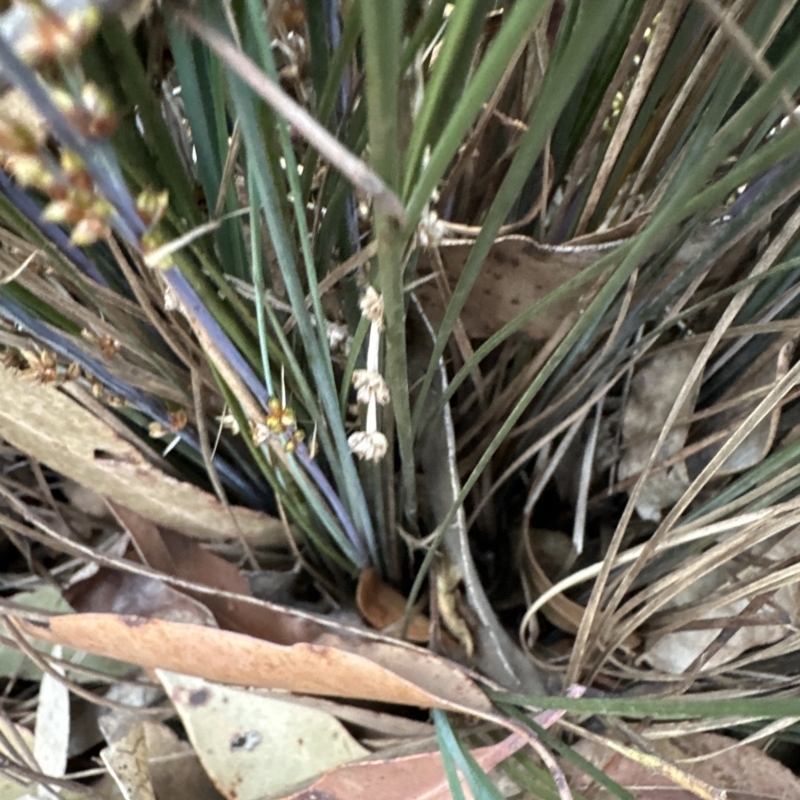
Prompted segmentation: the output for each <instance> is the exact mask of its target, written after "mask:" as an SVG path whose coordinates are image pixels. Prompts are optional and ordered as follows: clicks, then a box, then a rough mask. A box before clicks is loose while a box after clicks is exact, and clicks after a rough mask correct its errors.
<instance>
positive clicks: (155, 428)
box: [147, 422, 169, 439]
mask: <svg viewBox="0 0 800 800" xmlns="http://www.w3.org/2000/svg"><path fill="white" fill-rule="evenodd" d="M147 433H148V434H149V435H150V438H151V439H163V438H164V437H165V436H166V435H167V434H168V433H169V430H168V429H167V428H165V427H164V426H163V425H162V424H161V423H160V422H151V423H150V424H149V425H148V426H147Z"/></svg>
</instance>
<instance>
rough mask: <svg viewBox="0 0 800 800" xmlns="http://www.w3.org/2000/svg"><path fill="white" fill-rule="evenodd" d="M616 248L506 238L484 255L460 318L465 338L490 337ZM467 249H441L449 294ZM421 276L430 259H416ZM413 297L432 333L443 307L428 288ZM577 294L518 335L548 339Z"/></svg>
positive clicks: (459, 246)
mask: <svg viewBox="0 0 800 800" xmlns="http://www.w3.org/2000/svg"><path fill="white" fill-rule="evenodd" d="M618 245H619V242H618V241H611V242H604V243H598V244H578V245H570V244H566V245H545V244H540V243H539V242H537V241H535V240H534V239H531V238H529V237H527V236H505V237H503V238H501V239H498V240H497V241H496V242H495V244H494V245H493V246H492V249H491V250H490V251H489V255H488V256H487V258H486V261H485V262H484V264H483V268H482V269H481V271H480V273H479V275H478V278H477V280H476V281H475V285H474V286H473V287H472V291H471V292H470V294H469V297H468V298H467V302H466V304H465V306H464V309H463V310H462V312H461V320H462V322H463V323H464V328H465V329H466V332H467V334H468V336H470V337H471V338H474V339H483V338H487V337H489V336H491V335H492V334H493V333H495V332H497V331H498V330H499V329H500V328H502V327H503V325H505V324H506V323H507V322H509V321H510V320H512V319H513V318H514V317H515V316H517V314H519V313H520V312H522V311H525V310H526V309H527V308H528V307H529V306H531V305H532V304H533V303H534V302H536V301H537V300H541V299H542V298H543V297H544V296H545V295H547V294H549V293H550V292H552V291H553V290H554V289H557V288H558V287H559V286H561V285H562V284H563V283H565V282H566V281H568V280H569V279H570V278H574V277H575V276H576V275H577V274H578V273H580V272H581V271H582V270H583V269H585V268H586V267H588V266H589V265H590V264H593V263H594V262H595V261H597V259H598V258H600V257H601V256H603V255H605V254H606V253H607V252H609V251H610V250H613V249H614V248H615V247H617V246H618ZM471 249H472V243H471V242H464V243H461V242H459V243H456V244H453V243H449V244H447V245H442V246H441V247H440V253H441V257H442V262H443V264H444V268H445V273H446V275H447V279H448V281H449V283H450V289H451V290H452V289H453V288H454V287H455V285H456V283H457V282H458V278H459V276H460V275H461V271H462V269H463V268H464V264H466V261H467V258H468V257H469V254H470V251H471ZM420 267H421V272H422V274H425V273H426V272H434V271H435V267H434V265H433V263H432V261H431V255H430V254H429V253H426V252H425V251H423V252H422V254H421V255H420ZM416 292H417V296H418V297H419V300H420V302H421V303H422V306H423V308H424V310H425V314H426V315H427V316H428V317H429V318H430V320H431V322H432V323H433V324H434V326H435V327H437V326H438V325H439V324H440V323H441V321H442V318H443V317H444V311H445V305H444V302H443V300H442V297H441V295H440V293H439V290H438V289H437V288H436V285H435V284H434V283H433V282H430V281H429V282H427V283H424V284H422V285H421V286H420V287H419V288H418V289H417V290H416ZM579 295H580V292H577V293H575V294H573V295H567V296H565V297H562V298H560V299H558V300H557V301H555V302H553V303H551V304H550V305H549V306H548V307H547V308H546V309H544V310H543V311H542V312H541V313H539V314H537V315H536V317H535V319H533V320H531V322H529V323H528V325H527V326H526V327H525V328H523V331H524V332H525V333H527V334H528V336H531V337H532V338H534V339H547V338H548V337H549V336H550V334H551V333H552V332H553V331H554V330H555V329H556V328H557V327H558V326H559V324H560V323H561V321H562V320H563V319H564V318H565V317H567V316H568V315H569V314H571V313H573V312H574V311H575V307H576V302H577V300H578V297H579Z"/></svg>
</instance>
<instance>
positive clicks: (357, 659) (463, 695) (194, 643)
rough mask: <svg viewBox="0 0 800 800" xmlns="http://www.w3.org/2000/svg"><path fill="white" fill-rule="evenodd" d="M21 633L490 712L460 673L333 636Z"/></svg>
mask: <svg viewBox="0 0 800 800" xmlns="http://www.w3.org/2000/svg"><path fill="white" fill-rule="evenodd" d="M20 626H21V627H22V629H23V630H24V631H25V632H26V633H27V634H29V635H31V636H33V637H35V638H39V639H44V640H45V641H49V642H53V643H60V644H64V645H67V646H70V647H74V648H76V649H78V650H85V651H87V652H91V653H97V654H107V655H109V656H111V657H113V658H117V659H120V660H122V661H128V662H130V663H133V664H138V665H140V666H142V667H145V668H147V669H157V668H160V669H167V670H170V671H171V672H180V673H182V674H185V675H195V676H197V677H201V678H206V679H207V680H213V681H219V682H220V683H231V684H235V685H240V686H256V687H263V688H271V689H287V690H289V691H295V692H300V693H303V694H319V695H327V696H331V697H350V698H358V699H363V700H375V701H380V702H388V703H398V704H400V705H411V706H421V707H424V708H431V707H435V708H444V709H449V710H454V711H462V712H466V713H470V712H476V713H479V714H481V713H483V714H485V713H488V712H489V711H490V709H491V705H490V703H489V702H488V700H487V699H486V697H485V695H484V694H483V692H481V691H480V690H479V689H478V688H477V686H476V685H475V684H474V683H473V682H472V680H471V679H470V678H469V676H468V675H467V673H466V672H465V671H464V670H462V669H461V668H459V667H457V666H456V665H455V664H452V663H450V662H448V661H445V660H444V659H441V658H438V657H437V656H434V655H433V654H431V653H427V652H425V651H421V650H415V649H411V648H408V647H401V646H397V647H393V646H390V645H384V644H378V643H371V642H363V643H360V644H358V643H353V644H352V645H350V644H349V643H348V646H350V648H351V650H354V652H348V651H345V650H343V649H340V647H341V646H342V645H344V644H345V643H344V640H342V639H341V638H340V637H335V636H331V635H327V636H326V637H322V639H321V641H324V642H325V643H322V644H320V643H314V644H308V643H300V644H295V645H292V646H290V647H287V646H283V645H278V644H273V643H272V642H266V641H263V640H260V639H254V638H252V637H250V636H246V635H244V634H240V633H233V632H230V631H222V630H219V629H216V628H208V627H203V626H200V625H190V624H186V623H179V622H171V621H167V620H161V619H145V618H143V617H135V616H118V615H116V614H74V615H66V616H57V617H51V618H50V620H49V621H48V623H46V624H45V623H41V622H38V621H37V622H34V621H32V620H20ZM334 643H336V644H338V645H339V646H338V647H337V646H333V644H334ZM356 647H357V650H356Z"/></svg>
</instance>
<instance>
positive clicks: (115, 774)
mask: <svg viewBox="0 0 800 800" xmlns="http://www.w3.org/2000/svg"><path fill="white" fill-rule="evenodd" d="M102 722H103V720H102V719H101V727H103V726H102ZM129 722H130V724H128V725H125V726H124V727H123V726H115V730H114V736H113V738H111V741H109V744H108V747H105V748H103V750H102V751H101V752H100V758H101V759H102V761H103V763H104V764H105V765H106V768H107V769H108V771H109V773H110V774H111V777H112V778H113V779H114V781H115V782H116V784H117V787H118V788H119V790H120V792H121V793H122V796H123V797H124V798H125V800H156V794H155V791H154V789H153V782H152V781H151V779H150V768H149V765H148V759H147V755H148V754H147V743H146V741H145V738H144V728H143V726H142V721H141V719H138V718H135V717H131V719H130V721H129ZM103 730H104V732H105V728H103Z"/></svg>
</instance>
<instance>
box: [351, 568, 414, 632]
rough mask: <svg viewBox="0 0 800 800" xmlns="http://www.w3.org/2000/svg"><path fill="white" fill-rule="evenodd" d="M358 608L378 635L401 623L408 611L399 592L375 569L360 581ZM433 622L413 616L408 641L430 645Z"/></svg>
mask: <svg viewBox="0 0 800 800" xmlns="http://www.w3.org/2000/svg"><path fill="white" fill-rule="evenodd" d="M356 605H357V606H358V610H359V611H360V612H361V616H362V617H364V619H365V620H366V621H367V622H369V624H370V625H372V627H373V628H375V629H376V630H379V631H383V630H386V628H388V627H389V626H391V625H396V624H397V623H399V622H400V621H402V619H403V616H404V615H405V611H406V599H405V597H403V595H401V594H400V592H398V591H397V589H394V588H392V587H391V586H389V584H387V583H384V582H383V581H382V580H381V579H380V576H379V575H378V573H377V571H376V570H375V569H373V568H372V567H369V568H368V569H365V570H364V571H363V572H362V573H361V575H359V577H358V586H357V587H356ZM429 627H430V621H429V620H428V618H427V617H426V616H425V615H423V614H414V615H413V616H412V617H411V621H410V623H409V625H408V631H407V632H406V639H408V641H410V642H427V641H428V629H429Z"/></svg>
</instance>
